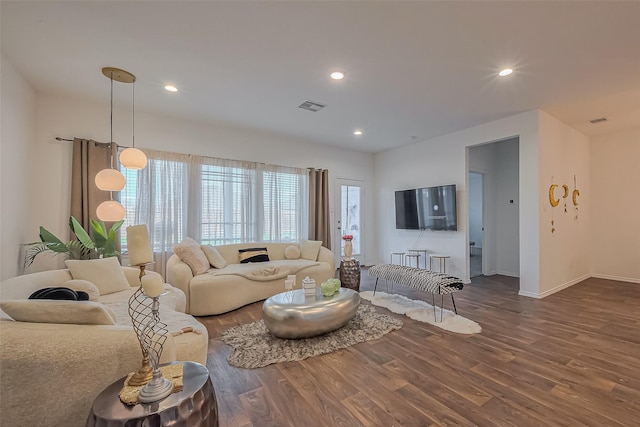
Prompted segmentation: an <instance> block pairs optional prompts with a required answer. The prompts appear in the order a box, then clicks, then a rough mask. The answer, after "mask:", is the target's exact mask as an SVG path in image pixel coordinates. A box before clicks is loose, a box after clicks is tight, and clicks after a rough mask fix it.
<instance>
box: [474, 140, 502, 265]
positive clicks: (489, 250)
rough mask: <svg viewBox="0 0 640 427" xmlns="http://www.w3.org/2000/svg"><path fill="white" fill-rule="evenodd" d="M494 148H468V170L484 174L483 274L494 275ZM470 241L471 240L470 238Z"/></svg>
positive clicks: (486, 146) (491, 146)
mask: <svg viewBox="0 0 640 427" xmlns="http://www.w3.org/2000/svg"><path fill="white" fill-rule="evenodd" d="M496 148H497V145H496V144H495V143H491V144H483V145H475V146H473V147H469V150H468V158H469V170H471V171H477V172H482V173H483V174H484V192H485V194H484V206H483V209H484V230H485V232H484V242H483V243H482V244H483V246H482V265H483V273H484V274H485V275H487V276H490V275H492V274H496V256H497V255H496V228H497V225H496V166H495V163H496V158H497V156H496ZM470 240H473V239H471V238H470Z"/></svg>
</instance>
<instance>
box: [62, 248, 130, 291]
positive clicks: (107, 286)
mask: <svg viewBox="0 0 640 427" xmlns="http://www.w3.org/2000/svg"><path fill="white" fill-rule="evenodd" d="M65 264H67V267H68V268H69V271H70V272H71V276H72V277H73V278H74V279H75V280H88V281H89V282H91V283H93V284H94V285H96V287H97V288H98V290H99V291H100V295H108V294H112V293H115V292H120V291H124V290H126V289H129V288H130V287H131V286H130V285H129V282H128V281H127V278H126V276H125V275H124V272H123V271H122V266H120V262H119V261H118V258H116V257H109V258H101V259H86V260H77V259H69V260H67V261H65Z"/></svg>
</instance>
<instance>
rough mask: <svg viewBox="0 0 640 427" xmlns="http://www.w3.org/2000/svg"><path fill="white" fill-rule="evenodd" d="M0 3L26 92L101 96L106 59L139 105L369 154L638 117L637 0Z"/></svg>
mask: <svg viewBox="0 0 640 427" xmlns="http://www.w3.org/2000/svg"><path fill="white" fill-rule="evenodd" d="M0 7H1V10H0V12H1V15H2V28H1V31H2V53H3V55H4V56H5V57H6V58H8V59H9V60H10V61H11V62H12V63H13V64H14V65H15V67H16V68H17V69H18V70H19V71H20V72H21V73H22V74H23V76H24V77H25V78H26V79H27V80H28V81H29V82H30V83H31V85H32V86H33V87H34V88H35V89H36V90H37V91H40V92H46V93H54V94H65V95H68V96H73V97H81V98H86V99H89V100H95V101H101V102H103V101H105V97H106V96H107V94H108V80H107V79H105V77H104V76H103V75H102V74H101V72H100V69H101V68H102V67H104V66H114V67H119V68H123V69H126V70H128V71H130V72H132V73H134V74H135V75H136V76H137V82H136V109H137V110H138V111H139V110H146V111H150V112H157V113H162V114H168V115H172V116H177V117H188V118H189V119H190V120H199V121H207V122H213V123H219V122H224V123H229V124H232V125H234V126H243V127H248V128H251V129H254V130H259V131H267V132H274V133H278V134H283V135H287V136H289V137H292V138H298V139H303V140H306V141H312V142H316V143H322V144H329V145H334V146H340V147H344V148H349V149H353V150H359V151H368V152H377V151H381V150H385V149H389V148H393V147H397V146H401V145H404V144H408V143H410V142H413V141H414V140H425V139H428V138H431V137H434V136H437V135H442V134H445V133H449V132H452V131H455V130H459V129H463V128H466V127H470V126H474V125H477V124H481V123H484V122H488V121H491V120H495V119H499V118H502V117H506V116H509V115H512V114H515V113H518V112H522V111H527V110H531V109H535V108H541V109H543V110H545V111H547V112H549V113H550V114H552V115H554V116H556V117H558V118H559V119H560V120H562V121H564V122H566V123H567V124H569V125H571V126H573V127H575V128H576V129H578V130H580V131H582V132H583V133H585V134H589V135H594V134H601V133H606V132H613V131H616V130H622V129H626V128H629V127H637V126H639V125H640V25H639V24H638V22H640V2H611V1H603V2H516V1H514V2H401V1H389V2H358V1H356V2H347V1H344V2H321V1H317V2H308V1H305V2H269V1H263V2H241V1H234V2H213V1H209V2H206V1H205V2H188V1H173V2H153V1H140V2H127V1H117V2H115V1H108V2H100V1H82V2H80V1H69V2H56V1H44V2H34V1H19V2H11V1H4V0H3V1H2V3H1V6H0ZM507 66H509V67H512V68H514V69H515V73H514V74H513V75H511V76H509V77H507V78H499V77H497V75H496V73H497V71H498V70H499V69H500V68H503V67H507ZM334 69H340V70H343V71H345V72H346V74H347V76H346V79H345V80H343V81H339V82H336V81H331V80H330V79H329V78H328V74H329V72H330V71H332V70H334ZM166 83H173V84H175V85H176V86H177V87H178V88H179V89H180V91H179V92H178V93H177V94H169V93H167V92H165V91H164V90H163V89H162V87H163V86H164V84H166ZM305 100H312V101H316V102H319V103H322V104H326V105H327V107H326V108H325V109H323V110H322V111H320V112H315V113H314V112H309V111H305V110H302V109H299V108H297V106H298V105H299V104H301V103H302V102H303V101H305ZM124 102H128V101H124ZM602 116H606V117H607V118H608V121H607V122H605V123H601V124H598V125H592V124H590V123H589V122H588V121H589V120H590V119H594V118H597V117H602ZM356 128H361V129H363V130H364V135H362V136H360V137H355V136H354V135H353V134H352V132H353V130H354V129H356Z"/></svg>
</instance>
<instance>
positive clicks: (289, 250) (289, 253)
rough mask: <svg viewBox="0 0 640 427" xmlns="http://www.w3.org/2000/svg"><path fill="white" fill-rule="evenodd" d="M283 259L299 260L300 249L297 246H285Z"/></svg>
mask: <svg viewBox="0 0 640 427" xmlns="http://www.w3.org/2000/svg"><path fill="white" fill-rule="evenodd" d="M284 257H285V258H286V259H298V258H300V249H298V247H297V246H287V247H286V248H285V250H284Z"/></svg>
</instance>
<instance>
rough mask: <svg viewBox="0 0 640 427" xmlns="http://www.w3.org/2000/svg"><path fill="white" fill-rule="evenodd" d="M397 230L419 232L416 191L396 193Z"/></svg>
mask: <svg viewBox="0 0 640 427" xmlns="http://www.w3.org/2000/svg"><path fill="white" fill-rule="evenodd" d="M396 228H397V229H398V230H418V229H419V228H418V207H417V205H416V190H401V191H396Z"/></svg>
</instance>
